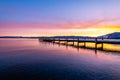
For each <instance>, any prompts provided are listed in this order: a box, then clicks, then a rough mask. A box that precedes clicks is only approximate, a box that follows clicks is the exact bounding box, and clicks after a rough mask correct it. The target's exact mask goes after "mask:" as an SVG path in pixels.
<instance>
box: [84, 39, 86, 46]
mask: <svg viewBox="0 0 120 80" xmlns="http://www.w3.org/2000/svg"><path fill="white" fill-rule="evenodd" d="M84 40H86V38H84ZM84 47H86V42H85V41H84Z"/></svg>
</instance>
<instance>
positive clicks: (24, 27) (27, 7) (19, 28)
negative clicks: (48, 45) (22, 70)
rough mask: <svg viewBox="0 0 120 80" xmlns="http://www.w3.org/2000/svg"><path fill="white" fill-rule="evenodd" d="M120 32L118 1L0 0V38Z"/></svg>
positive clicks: (95, 34) (93, 34) (119, 2)
mask: <svg viewBox="0 0 120 80" xmlns="http://www.w3.org/2000/svg"><path fill="white" fill-rule="evenodd" d="M112 32H120V0H0V36H67V35H72V36H99V35H103V34H107V33H112Z"/></svg>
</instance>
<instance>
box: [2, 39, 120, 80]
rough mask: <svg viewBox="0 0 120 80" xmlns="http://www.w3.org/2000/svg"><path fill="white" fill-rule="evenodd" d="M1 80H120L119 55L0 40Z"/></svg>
mask: <svg viewBox="0 0 120 80" xmlns="http://www.w3.org/2000/svg"><path fill="white" fill-rule="evenodd" d="M118 46H119V45H118ZM0 80H120V53H119V52H104V51H97V53H96V52H95V51H94V50H90V49H84V48H79V50H78V49H77V48H74V47H69V46H68V47H66V46H64V45H59V44H53V43H46V42H40V41H39V40H38V39H0Z"/></svg>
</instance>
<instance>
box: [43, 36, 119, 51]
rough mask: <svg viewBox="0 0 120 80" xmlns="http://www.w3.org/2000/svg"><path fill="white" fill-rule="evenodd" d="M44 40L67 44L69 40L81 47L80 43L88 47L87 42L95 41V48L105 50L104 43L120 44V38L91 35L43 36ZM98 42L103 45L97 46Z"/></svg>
mask: <svg viewBox="0 0 120 80" xmlns="http://www.w3.org/2000/svg"><path fill="white" fill-rule="evenodd" d="M41 40H42V41H46V42H53V43H55V42H57V43H59V44H60V43H61V42H65V45H68V43H69V42H72V45H73V46H74V43H75V42H76V43H77V46H78V47H80V45H79V43H84V45H83V46H81V47H86V43H95V49H100V50H103V48H104V45H103V44H104V43H107V44H120V39H108V38H97V37H90V38H80V37H72V38H69V37H65V38H64V37H43V38H41ZM98 44H101V47H99V48H98V47H97V45H98Z"/></svg>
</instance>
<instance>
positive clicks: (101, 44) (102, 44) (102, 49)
mask: <svg viewBox="0 0 120 80" xmlns="http://www.w3.org/2000/svg"><path fill="white" fill-rule="evenodd" d="M102 40H103V37H102ZM101 49H102V50H103V43H102V44H101Z"/></svg>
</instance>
